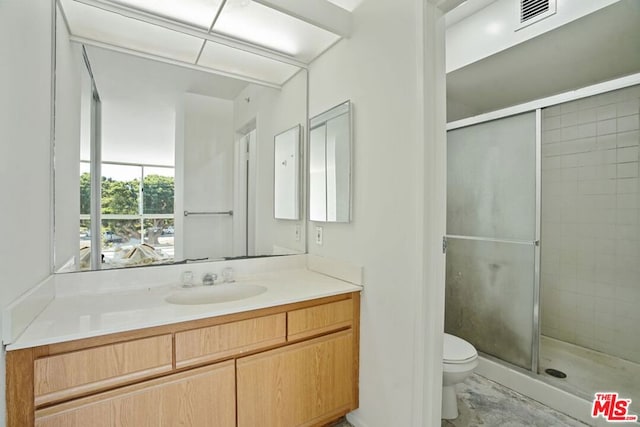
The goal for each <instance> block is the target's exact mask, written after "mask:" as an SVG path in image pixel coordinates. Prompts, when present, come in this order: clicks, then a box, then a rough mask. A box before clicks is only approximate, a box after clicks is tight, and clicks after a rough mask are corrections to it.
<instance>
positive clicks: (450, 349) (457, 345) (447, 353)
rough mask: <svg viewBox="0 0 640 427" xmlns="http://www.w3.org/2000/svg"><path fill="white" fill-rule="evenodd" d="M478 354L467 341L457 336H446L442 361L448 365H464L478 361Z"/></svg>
mask: <svg viewBox="0 0 640 427" xmlns="http://www.w3.org/2000/svg"><path fill="white" fill-rule="evenodd" d="M477 357H478V352H477V351H476V349H475V348H474V347H473V346H472V345H471V344H470V343H468V342H467V341H465V340H463V339H462V338H458V337H456V336H455V335H450V334H444V348H443V352H442V361H443V363H447V364H453V365H457V364H464V363H469V362H472V361H473V360H475V359H477Z"/></svg>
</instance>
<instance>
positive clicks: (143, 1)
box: [112, 0, 222, 31]
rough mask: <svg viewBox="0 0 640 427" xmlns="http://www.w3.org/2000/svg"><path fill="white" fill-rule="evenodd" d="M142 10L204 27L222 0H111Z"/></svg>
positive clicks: (206, 26) (215, 13)
mask: <svg viewBox="0 0 640 427" xmlns="http://www.w3.org/2000/svg"><path fill="white" fill-rule="evenodd" d="M112 1H113V2H114V3H119V4H121V5H124V6H129V7H132V8H134V9H138V10H141V11H143V12H149V13H152V14H154V15H158V16H161V17H164V18H168V19H172V20H175V21H178V22H183V23H185V24H190V25H194V26H196V27H199V28H202V29H206V30H207V31H209V27H211V24H212V23H213V20H214V19H215V17H216V15H217V13H218V10H219V9H220V6H221V5H222V0H180V1H176V0H112Z"/></svg>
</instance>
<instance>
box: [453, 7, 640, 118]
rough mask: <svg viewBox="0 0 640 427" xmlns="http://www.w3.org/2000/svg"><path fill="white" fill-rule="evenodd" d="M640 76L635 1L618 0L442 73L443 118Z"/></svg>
mask: <svg viewBox="0 0 640 427" xmlns="http://www.w3.org/2000/svg"><path fill="white" fill-rule="evenodd" d="M638 72H640V1H638V0H623V1H619V2H617V3H614V4H613V5H611V6H608V7H605V8H603V9H600V10H598V11H597V12H595V13H592V14H590V15H587V16H585V17H582V18H580V19H578V20H575V21H573V22H571V23H569V24H566V25H564V26H562V27H560V28H557V29H555V30H552V31H549V32H547V33H545V34H542V35H540V36H538V37H535V38H533V39H530V40H528V41H526V42H524V43H521V44H519V45H516V46H514V47H512V48H510V49H507V50H505V51H502V52H499V53H497V54H495V55H492V56H490V57H488V58H485V59H483V60H480V61H477V62H475V63H473V64H470V65H468V66H466V67H463V68H460V69H457V70H455V71H452V72H449V73H448V74H447V100H448V105H447V120H448V121H454V120H458V119H461V118H464V117H470V116H473V115H477V114H481V113H485V112H489V111H494V110H498V109H501V108H505V107H508V106H512V105H518V104H521V103H524V102H528V101H532V100H535V99H540V98H545V97H548V96H551V95H555V94H558V93H563V92H567V91H570V90H574V89H578V88H581V87H585V86H589V85H593V84H596V83H600V82H604V81H607V80H612V79H614V78H618V77H622V76H625V75H630V74H634V73H638Z"/></svg>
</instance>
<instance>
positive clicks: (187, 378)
mask: <svg viewBox="0 0 640 427" xmlns="http://www.w3.org/2000/svg"><path fill="white" fill-rule="evenodd" d="M234 393H235V366H234V362H233V360H230V361H227V362H223V363H219V364H215V365H210V366H206V367H204V368H198V369H193V370H191V371H186V372H183V373H178V374H174V375H169V376H166V377H162V378H158V379H155V380H151V381H147V382H144V383H140V384H136V385H133V386H128V387H123V388H121V389H116V390H114V391H110V392H106V393H101V394H98V395H95V396H91V397H86V398H83V399H77V400H75V401H71V402H69V403H63V404H60V405H54V406H52V407H49V408H46V409H41V410H37V411H36V417H35V425H36V427H88V426H95V427H113V426H123V427H144V426H148V427H174V426H180V425H189V426H193V427H233V426H235V423H236V407H235V395H234Z"/></svg>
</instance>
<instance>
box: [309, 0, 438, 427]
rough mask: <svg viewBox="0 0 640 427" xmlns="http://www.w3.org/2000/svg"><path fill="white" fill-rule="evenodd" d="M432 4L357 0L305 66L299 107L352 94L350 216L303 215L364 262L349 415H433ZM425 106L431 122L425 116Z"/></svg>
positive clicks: (403, 418) (343, 252) (340, 250)
mask: <svg viewBox="0 0 640 427" xmlns="http://www.w3.org/2000/svg"><path fill="white" fill-rule="evenodd" d="M423 3H424V4H423ZM423 7H425V8H426V10H427V13H426V18H427V19H426V25H427V27H426V29H425V31H426V34H425V35H424V40H423V32H422V31H423V25H425V24H423V19H425V15H423V14H424V13H425V12H424V10H423ZM435 15H437V13H436V12H435V11H434V8H433V6H432V5H430V4H429V3H427V2H421V1H412V0H402V1H397V0H395V1H393V0H369V1H365V2H363V3H362V4H361V5H360V6H359V7H358V8H357V9H356V10H355V11H354V17H353V18H354V33H353V35H352V37H351V38H350V39H345V40H342V41H340V42H339V43H338V44H336V45H335V46H334V47H333V48H331V49H330V50H329V51H327V52H326V53H325V54H324V55H323V56H321V57H320V58H319V59H317V60H316V61H314V62H313V63H312V66H311V68H310V71H309V79H310V88H309V90H310V95H309V102H310V112H309V113H310V116H314V115H317V114H319V113H321V112H323V111H325V110H327V109H329V108H331V107H333V106H335V105H336V104H338V103H340V102H343V101H345V100H347V99H350V100H351V101H352V102H353V124H354V129H353V135H354V141H353V158H354V160H353V220H352V222H351V223H350V224H331V223H315V222H312V223H310V224H309V232H308V233H309V234H308V235H309V236H314V230H315V227H316V226H321V227H323V240H324V241H323V244H322V246H319V245H317V244H316V243H315V239H313V238H310V240H309V243H308V246H309V252H310V253H312V254H316V255H320V256H326V257H330V258H338V259H340V260H344V261H347V262H351V263H355V264H358V265H362V266H363V267H364V272H365V278H364V280H365V290H364V293H363V294H362V313H361V327H362V330H361V347H360V348H361V350H360V409H358V410H357V411H356V412H354V413H353V414H351V415H350V416H349V418H350V420H352V422H354V423H355V424H356V425H358V426H370V427H373V426H381V427H382V426H391V425H394V426H396V425H397V426H405V425H406V426H409V425H436V424H435V423H436V422H437V423H439V402H440V401H439V399H440V397H439V390H438V388H440V387H441V386H440V384H441V383H440V381H441V377H440V376H439V373H438V369H439V368H438V367H439V366H440V365H441V360H442V359H441V347H440V346H441V333H442V323H441V316H440V314H441V310H442V301H441V299H442V289H440V288H439V286H441V285H442V284H440V285H439V284H438V283H437V281H435V282H434V281H431V282H429V279H428V278H426V276H425V267H426V265H427V263H428V262H430V260H431V259H430V258H427V256H429V255H430V250H431V249H429V248H428V247H429V246H430V243H425V238H426V239H429V241H431V239H432V237H431V234H430V231H431V229H430V227H432V226H433V224H436V227H437V226H438V225H437V224H438V222H439V221H441V220H439V219H438V218H435V217H429V218H427V217H425V214H426V213H427V207H426V206H427V205H428V204H429V203H432V200H431V199H430V196H431V194H432V192H431V188H430V187H426V184H427V180H430V179H431V178H432V177H433V176H432V173H433V169H431V168H430V167H431V163H426V164H425V158H426V157H427V156H426V153H427V152H429V155H431V154H432V152H433V150H434V144H436V143H437V142H439V143H440V144H441V145H442V146H444V143H443V139H444V129H443V125H444V111H443V110H444V82H443V81H442V79H436V75H438V73H440V72H441V74H442V76H444V57H443V56H442V49H441V48H438V47H437V45H438V41H442V40H441V39H440V40H437V37H435V23H434V21H435V19H436V18H437V17H436V16H435ZM442 42H443V41H442ZM423 43H424V44H423ZM429 43H431V45H430V44H429ZM436 51H438V52H439V53H440V57H438V58H436ZM423 61H424V62H423ZM440 63H441V65H442V69H440V68H439V67H438V64H440ZM423 72H424V74H423ZM435 87H437V88H438V92H437V93H434V92H433V90H434V88H435ZM425 94H426V95H425ZM431 101H433V102H434V104H433V105H425V103H428V102H431ZM433 106H436V108H437V110H436V109H434V108H433ZM437 117H439V120H440V122H441V126H439V127H434V123H435V122H436V119H437ZM425 132H426V133H425ZM435 135H439V140H438V141H436V139H437V138H436V136H435ZM425 138H426V139H425ZM440 155H442V154H440ZM443 159H444V158H443V157H441V158H440V160H441V163H443V162H442V160H443ZM430 183H433V181H430ZM440 184H441V185H442V184H444V182H443V181H441V182H440ZM439 191H440V192H441V191H442V189H440V190H439ZM435 203H436V209H438V206H439V209H440V210H441V211H442V210H443V209H444V208H443V206H444V204H443V203H442V201H441V200H439V199H435ZM437 203H440V204H439V205H438V204H437ZM440 216H441V215H440ZM427 221H430V222H429V223H428V224H425V223H426V222H427ZM440 231H442V230H440ZM440 239H441V237H440ZM436 242H437V240H436ZM434 259H435V260H436V261H438V262H441V257H437V256H435V258H434ZM436 276H437V275H436ZM433 296H435V298H432V297H433ZM425 301H429V303H428V304H429V305H426V306H425V305H424V303H425ZM423 310H425V311H426V310H428V312H427V313H424V312H422V311H423ZM439 313H440V314H439ZM432 314H434V315H435V317H434V318H430V316H431V315H432ZM425 326H428V327H429V328H428V329H426V328H425ZM423 380H424V383H423ZM425 383H426V384H429V387H431V386H432V385H433V384H435V388H433V387H431V388H428V389H425V388H424V387H423V386H424V384H425ZM423 399H424V400H423ZM422 413H424V421H421V420H422ZM423 422H424V424H422V423H423Z"/></svg>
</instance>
